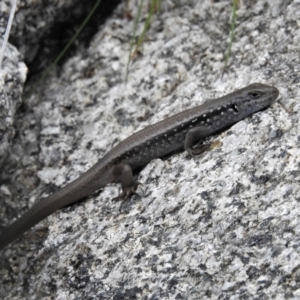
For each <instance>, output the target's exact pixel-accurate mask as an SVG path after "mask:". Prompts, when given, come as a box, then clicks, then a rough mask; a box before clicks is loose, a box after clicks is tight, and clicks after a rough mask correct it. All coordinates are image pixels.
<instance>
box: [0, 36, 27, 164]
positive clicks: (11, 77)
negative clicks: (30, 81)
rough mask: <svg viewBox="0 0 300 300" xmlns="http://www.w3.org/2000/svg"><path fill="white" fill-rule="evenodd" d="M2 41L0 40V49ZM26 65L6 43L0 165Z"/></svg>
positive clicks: (0, 89)
mask: <svg viewBox="0 0 300 300" xmlns="http://www.w3.org/2000/svg"><path fill="white" fill-rule="evenodd" d="M1 49H2V41H0V51H1ZM26 73H27V67H26V66H25V64H24V63H23V60H22V56H21V55H20V53H19V52H18V50H17V49H16V48H15V47H13V46H12V45H10V44H7V46H6V48H5V51H4V55H3V62H2V68H0V166H1V165H2V164H3V162H4V161H5V159H6V157H7V155H8V151H9V150H10V147H11V143H12V139H13V136H14V132H15V129H14V126H13V123H14V120H15V117H16V115H15V114H16V110H17V109H18V107H19V106H20V104H21V102H22V99H21V95H22V92H23V84H24V82H25V79H26Z"/></svg>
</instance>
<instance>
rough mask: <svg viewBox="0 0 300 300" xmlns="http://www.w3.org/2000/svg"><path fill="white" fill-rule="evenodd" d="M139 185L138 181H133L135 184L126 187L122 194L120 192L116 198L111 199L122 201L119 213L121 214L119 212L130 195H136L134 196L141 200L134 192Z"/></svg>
mask: <svg viewBox="0 0 300 300" xmlns="http://www.w3.org/2000/svg"><path fill="white" fill-rule="evenodd" d="M139 184H140V182H139V181H135V182H134V183H133V185H132V186H130V187H127V188H124V189H123V192H122V193H121V194H120V195H119V196H117V197H115V198H113V199H111V200H112V201H119V200H120V199H122V202H121V205H120V208H119V211H120V212H121V210H122V206H123V204H124V203H125V202H126V201H127V199H128V198H129V197H130V196H131V195H136V196H138V197H139V198H141V196H140V195H139V194H138V193H137V192H136V190H137V188H138V186H139Z"/></svg>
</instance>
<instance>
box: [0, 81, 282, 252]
mask: <svg viewBox="0 0 300 300" xmlns="http://www.w3.org/2000/svg"><path fill="white" fill-rule="evenodd" d="M278 95H279V91H278V89H277V88H275V87H272V86H268V85H264V84H261V83H253V84H250V85H249V86H246V87H244V88H242V89H239V90H237V91H235V92H232V93H230V94H228V95H225V96H223V97H220V98H217V99H214V100H210V101H206V102H205V103H204V104H202V105H199V106H196V107H194V108H190V109H188V110H185V111H183V112H180V113H178V114H175V115H174V116H171V117H168V118H166V119H164V120H162V121H160V122H158V123H155V124H153V125H150V126H148V127H146V128H144V129H142V130H140V131H138V132H136V133H134V134H132V135H131V136H129V137H128V138H126V139H125V140H123V141H122V142H120V143H119V144H118V145H116V146H115V147H114V148H112V149H111V150H110V151H108V152H107V153H106V154H105V155H104V156H103V157H102V158H100V159H99V160H98V162H97V163H96V164H95V165H94V166H92V167H91V168H90V169H89V170H87V171H86V172H85V173H83V174H82V175H81V176H79V177H78V178H77V179H75V180H74V181H72V182H70V183H68V184H67V185H66V186H64V187H62V188H61V189H59V190H58V191H56V192H54V193H53V194H50V195H49V196H48V197H45V198H42V199H41V201H38V202H37V203H35V204H34V205H33V206H32V207H31V208H30V209H29V210H28V211H27V212H25V213H24V214H23V215H22V216H21V217H20V218H19V219H17V220H16V221H15V222H13V223H12V224H11V225H10V226H8V227H7V228H5V229H4V230H3V231H2V233H1V234H0V250H2V249H4V248H5V247H6V246H7V245H8V244H10V243H11V242H13V241H14V240H16V239H17V238H18V237H19V236H21V235H22V234H23V233H24V232H25V231H27V230H29V229H30V228H31V227H33V226H34V225H35V224H37V223H38V222H40V221H41V220H43V219H45V218H46V217H48V216H49V215H51V214H52V213H54V212H55V211H57V210H58V209H60V208H62V207H64V206H67V205H70V204H72V203H74V202H76V201H78V200H80V199H82V198H83V197H85V196H88V195H90V194H92V193H93V192H95V191H97V190H99V189H100V188H102V187H104V186H106V185H107V184H109V183H115V182H120V183H121V187H122V193H121V194H120V195H119V196H118V197H116V198H114V199H112V200H119V199H123V202H124V201H126V200H127V199H128V198H129V197H130V196H131V195H133V194H137V193H136V190H137V188H138V185H139V182H138V181H135V180H134V176H133V171H134V170H136V169H138V168H140V167H143V166H145V165H146V164H148V163H149V162H150V161H151V160H152V159H154V158H159V157H163V156H165V155H167V154H170V153H172V152H174V151H177V150H180V149H182V148H184V149H185V150H186V151H187V152H188V154H189V155H190V156H195V155H199V154H201V153H202V152H203V151H205V150H207V148H208V147H207V146H204V145H201V146H200V147H195V145H196V144H197V143H199V142H200V141H202V140H203V139H204V138H206V137H208V136H210V135H212V134H215V133H218V132H220V131H222V130H225V129H227V128H229V127H230V126H232V125H233V124H235V123H237V122H238V121H240V120H242V119H244V118H246V117H248V116H250V115H252V114H253V113H255V112H258V111H260V110H263V109H265V108H267V107H268V106H269V105H271V104H272V103H273V102H274V101H275V100H276V99H277V97H278ZM123 202H122V203H123ZM121 206H122V204H121ZM121 206H120V209H121Z"/></svg>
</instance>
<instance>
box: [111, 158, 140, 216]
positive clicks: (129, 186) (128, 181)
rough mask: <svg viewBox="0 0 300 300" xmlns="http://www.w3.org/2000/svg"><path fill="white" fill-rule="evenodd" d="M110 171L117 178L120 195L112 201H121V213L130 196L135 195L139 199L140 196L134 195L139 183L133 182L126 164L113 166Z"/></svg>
mask: <svg viewBox="0 0 300 300" xmlns="http://www.w3.org/2000/svg"><path fill="white" fill-rule="evenodd" d="M111 171H112V173H113V175H114V177H115V178H118V179H119V180H118V181H120V182H121V187H122V193H121V194H120V195H119V196H117V197H115V198H113V199H112V200H113V201H118V200H120V199H123V200H122V202H121V205H120V209H119V210H120V212H121V209H122V205H123V204H124V203H125V201H126V200H127V199H128V198H129V197H130V196H131V195H137V196H138V197H140V195H139V194H138V193H136V190H137V188H138V186H139V184H140V182H138V181H134V179H133V174H132V169H131V167H130V166H129V165H128V164H124V163H122V164H118V165H116V166H114V167H113V168H112V170H111Z"/></svg>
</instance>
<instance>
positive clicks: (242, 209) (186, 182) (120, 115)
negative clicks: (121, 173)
mask: <svg viewBox="0 0 300 300" xmlns="http://www.w3.org/2000/svg"><path fill="white" fill-rule="evenodd" d="M270 3H271V1H267V0H258V1H256V2H255V3H253V2H250V1H249V3H248V1H241V7H240V8H239V10H238V15H237V26H236V35H235V42H234V44H233V48H232V55H231V58H230V61H229V67H228V68H227V70H226V72H225V73H224V74H223V76H222V71H223V66H224V57H223V55H224V53H225V51H226V48H227V42H228V36H229V30H230V16H231V7H230V6H229V5H228V1H218V2H215V3H213V2H212V1H211V0H204V1H192V0H190V1H166V2H163V9H162V11H161V12H159V13H158V14H157V15H155V17H154V18H153V22H152V24H151V28H150V30H149V32H148V33H147V38H146V40H145V42H144V45H143V47H142V49H141V53H140V54H139V55H138V57H136V59H135V60H134V62H133V63H132V64H131V66H130V74H129V79H128V83H127V85H125V84H124V73H125V69H126V63H127V58H128V43H129V40H130V37H131V34H132V28H133V24H134V20H133V19H131V18H128V17H127V15H126V14H124V11H125V10H127V14H128V11H129V12H131V14H132V15H133V16H134V15H135V14H136V13H137V7H135V6H134V3H133V2H131V1H129V4H128V2H127V4H128V5H129V6H128V7H125V3H124V4H122V5H120V6H119V7H118V9H117V10H116V11H115V13H114V15H113V16H112V17H111V18H110V19H109V20H108V21H107V22H106V23H105V24H104V25H103V26H102V27H101V28H100V29H99V32H98V33H97V34H96V35H95V37H94V38H93V40H92V41H91V43H90V45H89V47H88V48H87V49H80V51H78V52H77V53H76V54H75V55H74V56H73V57H70V58H69V60H68V61H67V62H66V63H65V64H64V65H63V67H62V68H61V69H57V70H55V71H56V72H55V71H53V72H52V75H51V77H50V78H49V79H47V81H46V82H44V83H43V85H42V86H40V87H39V88H38V90H37V92H36V93H34V94H33V95H31V97H30V98H28V99H27V101H26V103H25V104H24V107H23V109H22V110H21V111H19V112H18V118H17V120H16V123H15V126H16V133H17V134H16V137H15V139H14V144H13V147H12V151H11V153H10V157H9V160H8V162H7V164H6V166H5V169H3V170H2V174H1V176H2V181H1V182H2V185H1V188H0V197H1V208H0V214H1V215H0V217H1V223H2V225H3V226H5V225H8V224H10V223H11V221H12V219H13V218H14V217H17V216H19V215H21V214H22V213H23V212H24V211H26V210H27V209H28V207H30V206H31V205H32V204H33V203H34V202H35V201H37V200H39V199H40V198H41V197H42V196H46V195H47V194H49V193H51V192H53V191H55V190H56V189H57V188H59V187H61V186H63V185H65V184H66V183H67V182H70V181H71V180H73V179H75V178H76V177H78V176H79V175H80V174H81V173H82V172H84V171H85V170H87V169H88V168H89V167H91V166H92V165H93V164H94V163H95V162H96V161H97V159H98V158H99V157H101V156H102V155H103V154H104V153H105V152H107V150H109V149H110V148H111V147H112V146H114V145H116V144H117V143H118V142H119V141H121V140H122V139H124V138H126V137H127V136H129V135H130V134H132V133H133V132H135V131H137V130H139V129H141V128H143V127H145V126H147V125H149V124H153V123H155V122H157V121H159V120H162V119H164V118H165V117H167V116H170V115H172V114H174V113H176V112H179V111H182V110H184V109H187V108H190V107H193V106H195V105H198V104H200V103H203V102H204V101H205V100H207V99H210V98H215V97H219V96H221V95H224V94H226V93H229V92H231V91H233V90H235V89H237V88H240V87H243V86H245V85H247V84H249V83H253V82H261V83H266V84H270V85H275V86H276V87H277V88H278V89H279V90H280V94H281V97H280V99H279V101H278V102H277V103H275V104H274V105H273V106H272V107H270V108H269V109H267V110H265V111H263V112H259V113H257V114H255V115H253V116H252V117H249V118H247V119H245V120H243V121H241V122H239V123H237V124H236V125H234V126H233V127H232V128H230V129H229V130H227V131H225V132H224V133H222V134H221V135H219V136H214V137H211V138H209V139H208V141H209V142H211V143H212V149H211V150H210V151H208V152H206V153H204V154H203V155H201V156H199V157H197V158H194V159H189V158H188V156H187V154H186V153H184V152H182V153H178V154H174V155H173V156H171V157H170V158H168V159H166V160H161V159H156V160H154V161H152V162H151V163H149V164H148V165H147V166H146V167H145V168H144V169H143V170H142V171H141V172H140V173H139V175H138V180H139V181H140V182H142V184H143V185H142V186H141V189H139V191H138V192H139V193H140V194H142V195H143V197H142V198H141V199H138V198H135V197H132V198H131V199H130V200H129V201H128V202H127V203H126V204H125V205H124V206H123V211H122V213H120V212H119V203H116V202H112V201H111V198H113V197H115V196H116V195H117V194H118V193H119V190H120V188H119V186H118V185H114V184H112V185H109V186H107V187H105V188H104V189H103V191H101V192H99V193H96V194H94V195H92V196H90V197H89V198H88V199H85V200H84V201H80V202H78V203H77V204H75V205H72V206H70V207H66V208H64V209H62V210H60V211H58V212H56V213H55V214H53V215H52V216H50V217H49V218H47V219H46V220H45V221H43V222H41V223H40V224H38V225H37V226H36V227H35V228H34V229H32V230H31V231H30V232H27V233H26V234H25V235H24V236H23V237H22V238H21V239H19V240H18V241H16V242H14V243H13V244H11V245H10V246H9V247H7V248H6V249H5V250H4V251H2V252H1V254H0V255H1V257H0V260H1V265H0V298H4V299H298V298H299V297H300V288H299V286H300V285H299V281H300V279H299V278H300V276H299V275H300V273H299V265H300V258H299V251H300V249H299V240H300V235H299V234H300V232H299V231H300V226H299V201H300V188H299V179H300V172H299V162H300V157H299V156H300V136H299V132H300V128H299V127H300V125H299V118H300V116H299V114H300V112H299V111H300V110H299V97H300V92H299V86H300V84H299V82H300V75H299V42H300V30H299V17H300V2H299V1H297V0H294V1H281V2H280V1H274V3H275V4H276V5H275V4H274V6H272V3H271V4H270ZM145 10H146V7H145V9H144V11H143V20H145V18H146V13H145ZM142 27H143V22H140V23H139V28H140V31H141V30H142Z"/></svg>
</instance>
